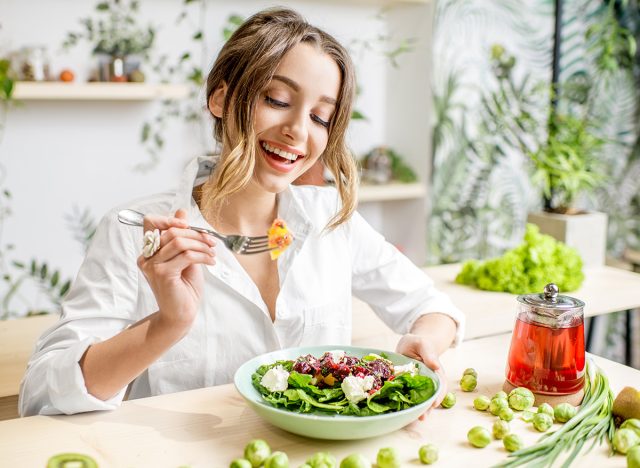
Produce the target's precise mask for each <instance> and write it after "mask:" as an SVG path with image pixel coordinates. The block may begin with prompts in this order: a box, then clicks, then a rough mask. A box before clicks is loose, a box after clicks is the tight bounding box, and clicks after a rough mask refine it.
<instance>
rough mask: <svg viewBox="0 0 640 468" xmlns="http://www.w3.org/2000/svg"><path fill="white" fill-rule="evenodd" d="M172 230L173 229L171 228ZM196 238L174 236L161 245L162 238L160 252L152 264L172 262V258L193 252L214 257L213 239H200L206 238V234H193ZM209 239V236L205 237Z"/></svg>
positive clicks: (154, 257)
mask: <svg viewBox="0 0 640 468" xmlns="http://www.w3.org/2000/svg"><path fill="white" fill-rule="evenodd" d="M172 229H173V228H172ZM194 234H196V235H197V236H195V237H197V238H193V237H186V236H185V237H182V236H180V235H176V236H175V237H173V238H171V239H170V240H169V241H168V242H167V243H166V244H164V245H163V244H162V237H161V238H160V239H161V242H160V246H161V248H160V250H159V251H158V253H156V254H155V255H154V256H153V257H152V258H153V262H154V263H156V264H158V263H164V262H168V261H170V260H172V259H173V258H174V257H177V256H179V255H181V254H184V253H188V252H193V253H202V254H205V255H209V256H211V257H214V256H215V253H214V250H213V246H214V245H215V242H214V241H213V239H206V238H204V239H203V238H202V237H201V236H206V234H200V233H197V232H194ZM206 237H209V236H206Z"/></svg>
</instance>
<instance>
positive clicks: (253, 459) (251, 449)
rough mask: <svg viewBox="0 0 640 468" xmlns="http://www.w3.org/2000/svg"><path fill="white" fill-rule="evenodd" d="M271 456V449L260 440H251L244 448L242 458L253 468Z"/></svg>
mask: <svg viewBox="0 0 640 468" xmlns="http://www.w3.org/2000/svg"><path fill="white" fill-rule="evenodd" d="M269 455H271V447H269V444H267V443H266V442H265V441H264V440H262V439H253V440H252V441H250V442H249V443H248V444H247V446H246V447H245V448H244V458H246V459H247V460H249V462H250V463H251V466H252V467H253V468H257V467H258V466H260V465H262V464H263V463H264V462H265V460H266V459H267V458H269Z"/></svg>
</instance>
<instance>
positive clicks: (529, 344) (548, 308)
mask: <svg viewBox="0 0 640 468" xmlns="http://www.w3.org/2000/svg"><path fill="white" fill-rule="evenodd" d="M518 302H519V303H520V310H519V312H518V317H517V319H516V324H515V328H514V330H513V336H512V339H511V349H510V351H509V358H508V361H507V370H506V378H507V380H508V381H509V382H510V383H511V384H512V385H514V386H516V387H527V388H529V389H530V390H532V391H533V392H535V393H540V394H547V395H568V394H572V393H576V392H579V391H580V390H581V389H582V387H583V384H584V371H585V348H584V319H583V308H584V302H582V301H580V300H578V299H574V298H571V297H568V296H558V290H557V287H556V286H555V284H553V283H551V284H549V285H547V286H546V287H545V293H544V294H530V295H525V296H518Z"/></svg>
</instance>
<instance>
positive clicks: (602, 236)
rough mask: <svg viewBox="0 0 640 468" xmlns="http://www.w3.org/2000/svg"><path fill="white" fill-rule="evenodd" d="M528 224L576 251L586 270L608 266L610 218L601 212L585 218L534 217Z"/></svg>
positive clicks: (591, 213)
mask: <svg viewBox="0 0 640 468" xmlns="http://www.w3.org/2000/svg"><path fill="white" fill-rule="evenodd" d="M527 221H528V222H530V223H532V224H535V225H537V226H538V227H539V228H540V232H541V233H543V234H548V235H550V236H551V237H553V238H555V239H557V240H559V241H562V242H564V243H565V244H567V245H568V246H570V247H574V248H575V249H576V250H577V251H578V253H579V254H580V256H581V257H582V261H583V263H584V265H585V266H598V265H604V261H605V254H606V251H607V214H606V213H601V212H598V211H594V212H589V213H581V214H571V215H567V214H558V213H547V212H539V213H530V214H529V216H528V217H527Z"/></svg>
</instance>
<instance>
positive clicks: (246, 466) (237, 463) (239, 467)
mask: <svg viewBox="0 0 640 468" xmlns="http://www.w3.org/2000/svg"><path fill="white" fill-rule="evenodd" d="M229 468H252V466H251V462H250V461H249V460H246V459H244V458H236V459H235V460H233V461H232V462H231V465H229Z"/></svg>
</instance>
